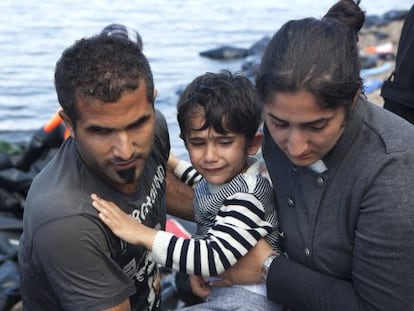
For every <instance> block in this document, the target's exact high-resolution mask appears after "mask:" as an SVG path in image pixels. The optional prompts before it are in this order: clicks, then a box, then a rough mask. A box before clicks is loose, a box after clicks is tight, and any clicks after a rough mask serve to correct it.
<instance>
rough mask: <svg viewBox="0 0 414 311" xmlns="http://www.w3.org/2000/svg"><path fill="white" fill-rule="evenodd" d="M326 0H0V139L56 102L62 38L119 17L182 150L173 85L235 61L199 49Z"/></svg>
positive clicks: (261, 32)
mask: <svg viewBox="0 0 414 311" xmlns="http://www.w3.org/2000/svg"><path fill="white" fill-rule="evenodd" d="M334 2H335V1H334V0H320V1H314V0H290V1H269V0H254V1H242V0H228V1H222V0H199V1H196V0H195V1H185V0H153V1H151V2H149V1H143V0H135V1H111V0H88V1H74V0H60V1H59V0H44V1H31V0H20V1H15V0H1V2H0V11H1V15H0V25H2V28H1V29H0V55H1V60H0V65H1V66H0V134H2V135H3V136H2V135H0V139H1V138H2V137H7V139H10V140H16V141H22V140H24V139H28V137H29V136H28V134H27V132H28V131H29V132H30V131H32V130H34V129H37V128H39V127H40V126H42V125H43V124H44V122H45V121H47V120H48V118H49V117H50V116H51V115H52V114H53V113H54V112H55V111H56V110H57V109H58V107H59V106H58V104H57V100H56V95H55V91H54V86H53V70H54V66H55V63H56V61H57V59H58V58H59V56H60V54H61V52H62V51H63V50H64V49H65V48H66V47H67V46H69V45H70V44H72V43H73V42H74V41H75V40H76V39H79V38H81V37H83V36H89V35H93V34H95V33H98V32H100V31H101V29H102V28H103V27H105V26H106V25H108V24H110V23H122V24H124V25H126V26H128V27H131V28H134V29H136V30H138V31H139V33H140V34H141V36H142V38H143V41H144V53H145V54H146V55H147V56H148V58H149V61H150V63H151V66H152V69H153V73H154V80H155V85H156V88H157V89H158V91H159V95H158V98H157V102H156V106H157V108H158V109H160V110H161V111H162V112H163V113H164V114H165V116H166V118H167V121H168V126H169V128H170V136H171V143H172V150H173V151H174V152H175V153H177V154H178V155H185V150H184V148H183V145H182V142H181V141H180V139H179V138H178V127H177V124H176V119H175V104H176V100H177V90H179V89H182V87H183V86H185V85H186V84H187V83H188V82H190V81H191V80H192V79H193V78H194V77H195V76H197V75H199V74H201V73H204V72H206V71H218V70H220V69H222V68H226V69H230V70H239V69H240V66H241V64H242V62H243V61H242V60H233V61H217V60H211V59H207V58H203V57H200V56H199V52H201V51H205V50H208V49H212V48H216V47H219V46H222V45H231V46H237V47H243V48H249V47H250V46H251V45H252V44H253V43H254V42H256V41H257V40H259V39H261V38H262V37H264V36H270V35H272V34H273V33H274V32H275V31H276V30H277V29H278V28H279V27H280V26H281V25H282V24H283V23H284V22H286V21H287V20H289V19H292V18H302V17H307V16H314V17H320V16H322V15H323V14H324V12H326V10H327V9H328V8H329V7H330V6H331V5H332V4H333V3H334ZM411 5H412V1H410V0H395V1H389V0H365V1H364V0H362V4H361V6H362V7H363V8H364V9H365V10H366V11H367V14H368V15H373V14H378V15H381V14H383V13H385V12H387V11H389V10H393V9H403V10H408V9H409V7H410V6H411ZM9 131H11V132H12V134H7V133H8V132H9ZM5 133H6V134H5ZM19 134H20V135H19ZM4 135H6V136H4Z"/></svg>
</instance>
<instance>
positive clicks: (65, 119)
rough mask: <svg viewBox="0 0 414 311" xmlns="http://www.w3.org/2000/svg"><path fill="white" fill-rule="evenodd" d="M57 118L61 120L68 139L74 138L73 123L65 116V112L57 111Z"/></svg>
mask: <svg viewBox="0 0 414 311" xmlns="http://www.w3.org/2000/svg"><path fill="white" fill-rule="evenodd" d="M59 117H60V118H61V119H62V120H63V122H64V123H65V127H66V128H67V129H68V130H69V135H70V137H72V138H75V130H74V126H73V123H72V121H71V119H70V118H69V116H68V115H67V114H66V112H65V111H63V109H61V110H59Z"/></svg>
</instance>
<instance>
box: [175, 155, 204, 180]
mask: <svg viewBox="0 0 414 311" xmlns="http://www.w3.org/2000/svg"><path fill="white" fill-rule="evenodd" d="M167 165H168V168H169V169H170V170H171V171H172V172H173V173H174V175H175V176H176V177H177V178H178V179H180V180H181V181H182V182H184V183H185V184H187V185H189V186H191V187H195V186H196V185H197V183H198V182H199V181H200V179H201V178H202V176H201V175H200V173H199V172H197V170H196V169H195V168H194V167H193V166H192V165H191V164H190V163H189V162H187V161H184V160H181V159H179V158H178V157H177V156H176V155H174V154H173V153H170V156H169V157H168V162H167Z"/></svg>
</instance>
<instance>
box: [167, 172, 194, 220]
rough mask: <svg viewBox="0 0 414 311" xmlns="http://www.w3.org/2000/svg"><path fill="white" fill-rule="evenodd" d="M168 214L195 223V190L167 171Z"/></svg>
mask: <svg viewBox="0 0 414 311" xmlns="http://www.w3.org/2000/svg"><path fill="white" fill-rule="evenodd" d="M166 183H167V193H166V198H167V213H168V214H170V215H172V216H175V217H179V218H182V219H185V220H189V221H194V208H193V200H194V190H193V188H191V187H190V186H188V185H186V184H185V183H183V182H182V181H181V180H179V179H178V178H177V177H175V175H174V174H173V173H172V172H171V171H170V170H167V177H166Z"/></svg>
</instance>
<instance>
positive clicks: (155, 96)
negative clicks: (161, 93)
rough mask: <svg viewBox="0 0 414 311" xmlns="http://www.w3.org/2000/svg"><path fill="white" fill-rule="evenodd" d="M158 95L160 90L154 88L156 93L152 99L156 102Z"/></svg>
mask: <svg viewBox="0 0 414 311" xmlns="http://www.w3.org/2000/svg"><path fill="white" fill-rule="evenodd" d="M157 95H158V90H157V89H154V95H153V96H152V99H153V100H154V102H155V99H156V98H157Z"/></svg>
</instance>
